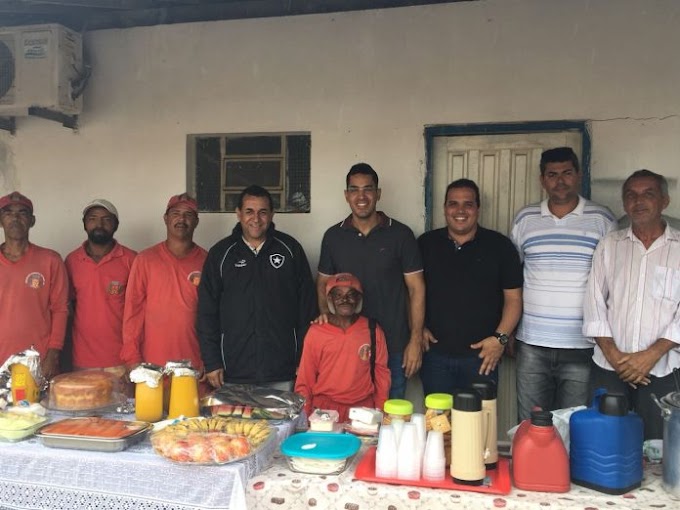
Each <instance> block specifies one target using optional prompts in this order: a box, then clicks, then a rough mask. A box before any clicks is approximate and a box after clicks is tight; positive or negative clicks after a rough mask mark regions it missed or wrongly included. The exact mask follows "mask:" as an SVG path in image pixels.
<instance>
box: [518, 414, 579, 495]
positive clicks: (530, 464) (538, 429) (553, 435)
mask: <svg viewBox="0 0 680 510" xmlns="http://www.w3.org/2000/svg"><path fill="white" fill-rule="evenodd" d="M512 452H513V453H512V475H513V478H514V485H515V487H517V488H518V489H523V490H528V491H539V492H568V491H569V489H570V488H571V484H570V482H569V456H568V455H567V450H566V448H565V447H564V443H563V442H562V437H561V436H560V434H559V433H558V432H557V429H556V428H555V427H554V426H553V424H552V413H551V412H550V411H532V412H531V418H530V419H529V420H524V421H523V422H522V423H521V424H520V426H519V429H517V433H516V434H515V437H514V438H513V441H512Z"/></svg>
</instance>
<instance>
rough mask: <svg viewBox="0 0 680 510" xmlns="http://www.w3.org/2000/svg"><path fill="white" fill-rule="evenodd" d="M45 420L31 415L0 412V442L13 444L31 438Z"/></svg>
mask: <svg viewBox="0 0 680 510" xmlns="http://www.w3.org/2000/svg"><path fill="white" fill-rule="evenodd" d="M46 422H47V418H46V417H44V416H39V415H37V414H33V413H21V414H20V413H14V412H11V411H0V441H8V442H10V443H14V442H16V441H21V440H22V439H26V438H27V437H30V436H32V435H33V434H34V433H35V431H36V430H38V429H39V428H40V427H41V426H42V425H43V424H45V423H46Z"/></svg>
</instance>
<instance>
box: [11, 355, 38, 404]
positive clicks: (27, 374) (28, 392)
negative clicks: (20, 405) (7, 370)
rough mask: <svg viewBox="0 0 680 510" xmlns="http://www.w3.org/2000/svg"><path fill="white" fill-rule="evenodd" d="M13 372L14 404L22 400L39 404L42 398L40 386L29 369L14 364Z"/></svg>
mask: <svg viewBox="0 0 680 510" xmlns="http://www.w3.org/2000/svg"><path fill="white" fill-rule="evenodd" d="M11 371H12V383H11V385H12V400H13V402H14V404H16V403H17V402H19V401H20V400H26V401H28V402H37V401H38V398H39V396H40V391H39V389H38V385H37V384H36V383H35V379H34V378H33V375H32V374H31V371H30V370H29V368H28V367H27V366H26V365H24V364H22V363H14V364H13V365H12V366H11Z"/></svg>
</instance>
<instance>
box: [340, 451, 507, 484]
mask: <svg viewBox="0 0 680 510" xmlns="http://www.w3.org/2000/svg"><path fill="white" fill-rule="evenodd" d="M375 451H376V447H375V446H371V447H370V448H368V450H366V453H365V454H364V456H363V457H362V458H361V460H360V461H359V464H357V467H356V470H355V471H354V478H356V479H357V480H363V481H365V482H378V483H389V484H393V485H414V486H416V487H430V488H432V489H450V490H457V491H469V492H484V493H487V494H501V495H505V494H510V490H511V489H512V484H511V483H510V461H509V460H508V459H505V458H503V457H499V458H498V467H496V469H490V470H488V471H487V472H486V479H485V480H484V484H483V485H461V484H458V483H455V482H454V481H453V478H451V477H450V476H446V477H444V479H443V480H441V481H439V482H433V481H431V480H397V479H395V478H379V477H377V476H375Z"/></svg>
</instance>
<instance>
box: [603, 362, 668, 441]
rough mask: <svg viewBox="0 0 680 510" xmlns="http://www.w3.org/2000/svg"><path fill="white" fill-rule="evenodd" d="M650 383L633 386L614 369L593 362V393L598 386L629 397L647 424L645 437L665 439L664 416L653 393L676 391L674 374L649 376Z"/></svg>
mask: <svg viewBox="0 0 680 510" xmlns="http://www.w3.org/2000/svg"><path fill="white" fill-rule="evenodd" d="M649 380H650V383H649V384H648V385H647V386H642V385H640V386H638V387H637V389H635V388H631V387H630V386H629V385H628V383H625V382H623V381H622V380H621V379H620V378H619V375H618V374H617V373H616V372H614V371H613V370H605V369H604V368H602V367H600V366H598V365H596V364H595V363H592V369H591V371H590V390H591V394H592V393H593V392H594V391H595V390H596V389H597V388H606V389H607V393H619V394H622V395H626V396H627V397H628V406H629V407H630V409H631V410H633V411H635V412H636V413H637V414H639V415H640V416H641V417H642V421H643V423H644V426H645V439H663V417H662V414H661V411H660V409H659V408H658V407H657V405H656V404H655V403H654V401H653V400H652V393H654V394H655V395H656V396H657V397H659V398H661V397H662V396H665V395H667V394H668V393H670V392H671V391H676V389H675V381H674V379H673V374H672V373H671V374H668V375H667V376H665V377H656V376H653V375H650V376H649Z"/></svg>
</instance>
